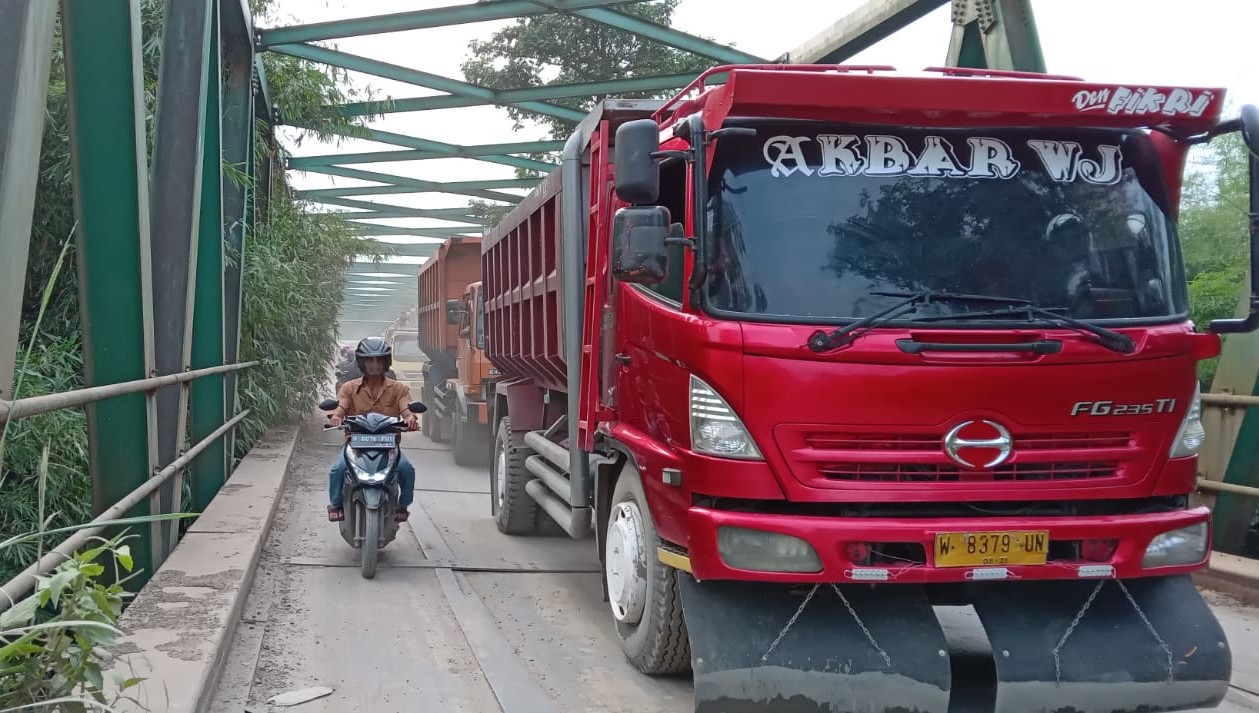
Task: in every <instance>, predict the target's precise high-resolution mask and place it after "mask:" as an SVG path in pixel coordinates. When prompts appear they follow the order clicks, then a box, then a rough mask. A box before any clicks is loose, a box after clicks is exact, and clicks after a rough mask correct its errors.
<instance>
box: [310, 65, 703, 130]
mask: <svg viewBox="0 0 1259 713" xmlns="http://www.w3.org/2000/svg"><path fill="white" fill-rule="evenodd" d="M695 76H696V75H694V74H664V75H660V76H656V77H631V78H629V79H610V80H606V81H602V82H577V83H572V84H551V85H547V86H544V87H523V88H520V89H501V90H498V91H496V92H495V97H496V98H497V99H498V101H499V102H501V103H503V104H516V103H518V102H523V101H547V100H552V99H568V98H572V97H591V96H600V95H616V94H625V93H629V92H651V91H659V90H662V89H681V88H682V87H685V86H686V85H688V84H690V83H691V81H692V80H694V79H695ZM485 104H486V102H484V101H481V100H480V99H474V98H472V97H457V96H440V97H412V98H409V99H386V100H381V101H369V102H352V103H349V104H340V105H337V106H335V107H331V106H330V107H328V108H329V109H336V110H337V111H339V112H340V113H341V115H342V116H345V117H353V116H370V115H376V114H390V113H397V112H407V111H428V110H431V109H453V108H459V107H466V106H484V105H485ZM561 148H562V145H561Z"/></svg>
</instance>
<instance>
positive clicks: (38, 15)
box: [0, 0, 57, 400]
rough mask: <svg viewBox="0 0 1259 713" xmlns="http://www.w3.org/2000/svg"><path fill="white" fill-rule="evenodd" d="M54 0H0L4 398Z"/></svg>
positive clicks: (0, 360)
mask: <svg viewBox="0 0 1259 713" xmlns="http://www.w3.org/2000/svg"><path fill="white" fill-rule="evenodd" d="M56 24H57V5H56V4H55V3H52V2H25V1H23V0H19V2H9V1H8V0H0V77H4V78H5V81H4V82H0V304H2V305H5V307H4V309H0V399H5V400H11V399H13V398H14V395H13V394H12V393H11V392H10V389H12V387H13V369H14V364H15V361H16V357H17V353H18V334H19V332H20V330H21V325H22V310H21V308H20V305H21V304H22V294H23V292H24V291H25V286H26V264H27V257H28V254H29V252H30V244H31V224H32V223H33V222H34V215H35V194H36V192H37V190H38V185H39V157H40V146H41V145H42V142H43V136H44V112H45V111H46V110H47V109H46V107H47V98H48V76H49V74H50V70H51V67H52V46H53V28H54V27H55V26H56Z"/></svg>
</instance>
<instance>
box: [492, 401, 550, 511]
mask: <svg viewBox="0 0 1259 713" xmlns="http://www.w3.org/2000/svg"><path fill="white" fill-rule="evenodd" d="M532 453H533V451H532V449H530V448H529V447H528V446H526V445H525V444H524V439H523V438H521V439H515V438H513V437H512V433H511V422H510V419H507V418H505V419H503V420H502V421H499V423H498V434H497V435H496V436H495V438H494V460H493V461H492V462H491V464H490V506H491V508H492V510H493V512H494V516H495V517H494V522H495V524H496V525H498V529H499V531H500V532H503V533H505V534H508V535H532V534H535V533H536V532H537V531H538V518H539V516H540V513H539V508H538V504H537V503H536V502H534V500H533V498H531V497H529V493H526V492H525V485H526V484H527V483H528V482H529V481H530V480H532V476H530V475H529V471H528V469H526V468H525V459H526V458H528V457H529V456H530V455H532Z"/></svg>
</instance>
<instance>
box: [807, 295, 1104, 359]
mask: <svg viewBox="0 0 1259 713" xmlns="http://www.w3.org/2000/svg"><path fill="white" fill-rule="evenodd" d="M870 294H871V295H873V296H876V297H903V298H905V299H904V300H902V301H901V302H897V303H896V304H894V305H892V306H891V307H888V308H887V309H885V310H883V311H882V312H876V313H875V314H872V315H870V316H869V317H865V318H863V319H859V320H857V321H856V322H853V323H852V324H849V325H847V326H845V327H840V328H839V329H836V330H835V331H833V332H831V333H830V334H827V333H826V332H823V331H821V330H818V331H816V332H814V333H813V334H811V335H809V342H808V347H809V348H810V349H812V350H813V351H815V352H819V353H821V352H825V351H829V350H831V349H838V348H839V347H842V346H845V345H847V344H851V343H852V342H853V341H855V340H856V339H857V337H859V336H861V335H862V334H865V333H866V332H868V331H870V330H871V329H874V328H876V327H879V326H881V325H884V324H887V323H888V322H890V321H892V320H893V319H895V318H897V317H899V316H900V315H902V314H904V313H906V312H908V311H910V310H911V309H914V308H916V307H917V306H918V305H919V304H930V303H931V302H933V301H939V302H981V303H982V302H993V303H996V304H1009V305H1028V306H1030V305H1031V303H1030V302H1028V301H1027V300H1019V299H1014V298H1010V297H996V296H991V295H964V294H954V293H952V292H939V291H934V290H919V291H917V292H871V293H870ZM1120 336H1122V335H1120ZM1125 339H1126V337H1125Z"/></svg>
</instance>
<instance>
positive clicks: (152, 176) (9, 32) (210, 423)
mask: <svg viewBox="0 0 1259 713" xmlns="http://www.w3.org/2000/svg"><path fill="white" fill-rule="evenodd" d="M158 5H159V4H156V3H151V2H146V1H145V0H111V1H110V2H100V1H99V0H59V1H57V2H54V1H53V0H0V423H3V422H5V421H16V420H18V419H20V418H24V417H27V416H33V415H36V414H40V413H47V412H50V411H55V410H58V409H64V408H75V407H85V411H86V416H87V441H88V444H87V451H88V461H89V471H90V473H89V474H90V480H91V497H92V512H93V514H94V515H95V516H96V519H95V520H94V521H93V522H94V523H99V522H104V521H105V520H107V519H111V518H116V516H117V515H119V514H124V513H126V514H134V515H138V516H146V515H148V516H163V515H167V516H168V515H170V514H172V513H179V512H183V511H191V512H196V511H199V510H201V509H204V507H205V505H206V504H208V503H209V502H210V500H211V499H212V498H213V497H214V496H215V495H216V494H217V492H218V490H219V488H220V487H221V486H222V484H223V482H224V481H225V480H226V479H227V476H228V473H229V472H230V470H231V466H232V463H233V457H232V456H233V455H234V453H235V452H236V451H237V450H238V449H237V447H236V444H235V443H234V442H233V439H234V437H235V434H236V433H237V431H236V429H235V426H236V425H237V424H239V423H240V422H241V420H242V419H243V418H245V416H246V412H242V409H241V406H240V405H239V400H240V399H239V397H238V391H239V389H238V388H237V375H238V372H239V371H240V370H241V369H243V368H245V367H247V366H250V365H251V364H252V363H249V364H242V363H239V362H241V361H242V358H241V355H240V351H241V350H240V343H241V305H242V283H243V282H244V274H243V269H242V268H243V265H244V263H245V258H246V255H247V252H248V251H247V245H246V237H247V235H252V229H251V227H252V226H253V225H254V223H255V214H256V213H261V212H263V211H262V208H263V207H264V206H263V205H261V204H260V205H259V210H258V211H255V209H254V202H255V201H256V200H258V201H265V198H266V193H267V190H268V185H269V184H268V182H267V181H266V180H265V178H266V176H265V172H264V175H263V180H262V181H255V174H256V173H259V171H257V170H256V167H258V166H265V164H266V161H267V160H268V159H267V157H265V156H263V157H260V158H262V159H263V160H261V161H260V160H257V159H256V158H255V155H254V139H255V131H256V127H257V126H258V123H257V122H259V121H262V122H264V124H269V123H270V121H271V119H272V118H273V116H272V112H271V101H270V98H269V96H268V94H267V92H268V90H267V82H266V77H265V74H264V73H263V69H262V64H261V62H257V61H256V59H257V55H256V52H255V41H256V36H255V31H254V27H253V19H252V17H251V16H250V9H249V2H248V0H188V1H183V0H181V1H180V2H165V3H161V4H160V5H161V6H163V7H164V10H162V12H163V16H162V17H161V18H160V19H161V28H162V36H161V37H160V38H158V44H160V48H161V57H160V62H155V61H154V59H155V58H154V57H153V56H152V54H153V53H152V51H151V50H150V46H149V45H146V43H145V39H146V38H145V36H144V31H143V27H146V26H149V24H150V21H151V20H154V19H155V18H151V17H148V16H146V15H143V14H142V10H144V11H145V12H151V11H153V9H154V8H155V7H158ZM58 15H59V16H60V23H58ZM58 28H60V41H59V42H58V40H57V29H58ZM58 46H59V47H60V49H61V50H62V52H55V49H56V48H57V47H58ZM54 57H56V58H58V64H56V65H54V64H53V62H54ZM146 67H147V72H148V74H147V75H146ZM155 67H159V69H157V70H156V71H157V75H156V82H157V89H156V101H155V102H154V101H152V100H151V99H150V93H149V92H148V91H147V87H149V86H151V84H152V81H153V79H154V76H153V71H154V68H155ZM54 69H56V70H57V72H58V74H57V75H56V76H57V77H58V80H59V81H57V82H51V83H50V77H52V76H54V74H53V70H54ZM62 69H64V82H61V81H60V74H59V73H60V71H61V70H62ZM50 84H51V86H55V87H56V88H57V92H59V93H60V92H63V91H64V102H61V101H60V98H58V99H57V100H56V101H54V102H49V92H50V89H49V87H50ZM63 104H64V106H63ZM54 111H55V112H58V114H57V119H58V121H57V124H56V125H57V127H58V129H59V130H64V131H66V132H67V134H68V140H69V153H70V157H69V158H70V161H69V162H68V163H69V165H70V167H71V177H72V181H71V185H70V186H68V187H67V189H68V190H72V191H73V199H74V219H75V228H74V230H73V236H72V239H73V240H74V241H75V242H74V244H75V255H74V257H75V260H76V262H77V266H78V270H77V277H78V283H79V284H78V288H79V290H78V318H79V326H80V327H81V334H82V344H83V376H84V382H85V383H86V384H87V386H88V388H85V389H79V390H76V391H67V392H62V393H54V394H49V395H45V396H37V397H34V398H22V396H23V395H22V394H21V393H17V394H15V393H13V391H12V389H11V385H12V384H13V376H14V371H15V355H16V354H17V353H18V335H19V332H21V331H22V329H23V314H22V312H23V310H22V305H23V302H24V299H25V296H26V288H27V283H28V279H27V274H26V273H27V268H28V257H29V255H30V254H31V253H32V245H31V235H32V226H33V225H38V224H40V223H42V222H46V221H47V219H48V218H47V216H45V215H42V214H41V215H38V216H37V215H36V194H37V191H38V187H39V177H40V175H41V170H43V169H46V166H43V165H41V159H42V158H44V157H42V156H41V151H42V147H43V146H44V145H45V142H44V124H45V117H46V116H48V115H51V114H52V113H53V112H54ZM60 113H64V116H61V115H60ZM62 121H64V124H63V123H62ZM150 125H151V127H152V134H151V138H152V150H151V152H150V150H149V141H148V139H149V128H150ZM62 126H64V128H62ZM50 128H51V125H50ZM44 163H47V161H45V162H44ZM255 183H258V190H257V191H255V190H253V186H254V185H255ZM44 199H46V200H50V201H51V203H50V204H48V205H53V204H57V203H58V202H60V203H68V196H52V197H51V198H50V197H48V196H45V198H44ZM44 199H42V200H44ZM57 207H58V208H59V207H60V206H59V205H58V206H57ZM163 375H164V376H163ZM188 442H194V443H195V445H193V446H192V447H191V448H186V449H185V446H186V444H187V443H188ZM185 470H187V471H188V474H189V478H188V479H189V482H190V484H191V490H192V493H191V502H190V503H184V502H181V501H182V500H183V482H184V471H185ZM38 525H39V523H35V522H32V523H30V527H31V529H35V528H36V527H37V526H38ZM99 529H100V528H94V529H89V530H82V531H79V532H77V533H76V534H75V535H73V536H72V537H70V538H69V539H68V540H67V541H66V542H64V543H62V545H60V546H59V548H58V550H55V551H54V552H50V553H48V556H47V557H45V558H44V559H43V560H41V561H40V562H38V563H36V564H34V565H32V566H31V567H30V568H28V569H27V571H26V572H23V573H22V575H20V576H19V577H18V578H17V579H16V580H14V581H12V582H9V583H8V584H6V585H5V586H4V588H3V589H4V593H5V594H10V595H13V593H14V592H23V593H24V592H25V591H28V590H29V585H30V584H31V582H32V581H33V577H34V576H35V574H36V573H38V572H41V571H44V570H43V569H41V568H44V567H46V566H47V565H48V564H49V563H55V559H56V558H57V557H58V556H59V555H60V554H61V553H64V552H69V551H73V548H74V546H76V544H81V543H82V542H84V541H86V539H87V538H89V537H91V536H92V534H94V533H95V532H96V531H99ZM137 530H138V532H137V534H138V535H139V537H140V543H139V545H138V546H136V547H134V548H133V553H132V554H133V558H134V560H135V566H136V569H137V571H140V572H143V574H142V575H141V576H139V577H137V578H136V579H135V580H134V584H132V585H129V586H138V585H141V584H143V582H144V581H147V578H148V577H149V576H151V575H152V574H153V573H154V572H155V571H156V570H157V569H158V567H160V566H161V564H162V562H163V561H164V559H165V558H166V556H167V555H168V554H169V553H170V551H171V550H172V549H173V548H174V546H175V543H176V541H177V540H178V538H179V534H180V522H179V521H177V520H169V519H168V520H167V521H163V522H155V523H152V524H150V525H146V526H144V527H141V528H137ZM7 534H10V533H6V535H7ZM14 598H16V597H14ZM0 600H4V601H0V604H3V605H5V606H8V605H10V604H11V603H12V602H11V601H8V600H7V598H6V597H3V596H0Z"/></svg>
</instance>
